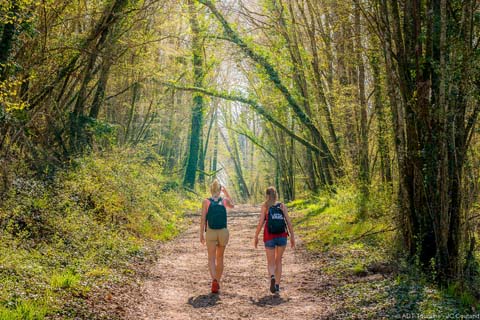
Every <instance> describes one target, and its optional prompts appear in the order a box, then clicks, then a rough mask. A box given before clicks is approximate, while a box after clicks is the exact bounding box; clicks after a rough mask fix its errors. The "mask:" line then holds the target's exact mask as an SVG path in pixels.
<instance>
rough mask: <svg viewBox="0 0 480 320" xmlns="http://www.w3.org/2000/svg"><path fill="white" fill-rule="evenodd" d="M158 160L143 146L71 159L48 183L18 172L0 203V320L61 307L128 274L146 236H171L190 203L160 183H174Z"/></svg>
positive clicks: (47, 312)
mask: <svg viewBox="0 0 480 320" xmlns="http://www.w3.org/2000/svg"><path fill="white" fill-rule="evenodd" d="M162 165H163V162H162V159H161V158H159V157H157V156H156V155H155V153H154V152H150V151H149V150H148V149H145V150H140V151H136V152H133V151H132V150H113V152H112V153H110V154H104V155H95V154H94V155H92V156H89V157H84V158H81V159H76V160H75V161H73V163H72V166H71V168H70V170H68V171H63V172H58V173H57V174H56V176H55V178H54V180H52V181H50V182H48V183H45V182H42V181H37V180H33V179H27V178H21V177H18V178H17V179H16V181H15V187H14V188H12V189H11V192H10V194H9V196H8V197H7V198H6V199H5V201H4V202H3V203H2V206H1V207H0V284H1V285H0V320H2V319H43V318H45V317H48V316H50V315H55V314H56V313H58V312H62V309H63V306H64V303H65V302H66V301H69V305H70V304H71V301H72V299H73V300H75V299H77V298H78V299H84V297H85V296H87V295H88V293H89V292H90V290H91V288H92V287H97V286H98V285H100V284H101V283H105V282H109V281H117V280H118V279H119V275H121V274H129V273H131V272H132V271H131V268H129V263H130V261H132V260H133V259H144V258H146V257H147V256H148V255H149V249H148V248H149V247H150V243H152V241H165V240H169V239H171V238H173V237H175V236H176V235H177V234H178V233H179V232H180V231H181V230H182V228H183V227H184V225H185V224H184V219H183V213H185V212H186V211H192V210H195V209H197V208H196V207H197V203H198V201H197V199H189V198H187V197H186V196H185V195H183V194H182V193H181V192H177V191H176V190H175V188H171V187H169V188H165V185H178V184H177V183H172V181H171V179H170V178H167V177H165V176H163V175H162V174H161V172H162V171H163V168H162ZM39 301H40V302H39ZM69 308H71V305H70V306H69ZM75 312H76V311H75V310H73V311H71V312H70V311H69V314H68V315H64V314H62V315H61V317H62V318H66V319H68V318H75V317H80V318H81V315H78V314H75Z"/></svg>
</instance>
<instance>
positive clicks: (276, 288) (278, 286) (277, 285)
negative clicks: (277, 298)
mask: <svg viewBox="0 0 480 320" xmlns="http://www.w3.org/2000/svg"><path fill="white" fill-rule="evenodd" d="M275 293H276V294H280V285H279V284H276V285H275Z"/></svg>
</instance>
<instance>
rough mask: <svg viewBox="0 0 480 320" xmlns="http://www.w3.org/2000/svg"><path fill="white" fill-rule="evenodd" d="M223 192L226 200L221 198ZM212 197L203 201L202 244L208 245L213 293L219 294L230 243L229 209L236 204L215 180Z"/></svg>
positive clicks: (211, 191) (211, 188) (211, 189)
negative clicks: (224, 258) (225, 257)
mask: <svg viewBox="0 0 480 320" xmlns="http://www.w3.org/2000/svg"><path fill="white" fill-rule="evenodd" d="M222 192H223V194H224V195H225V197H224V198H221V197H220V194H221V193H222ZM210 193H211V195H212V196H211V197H210V198H208V199H205V200H203V204H202V218H201V220H200V242H201V243H202V244H205V242H206V244H207V251H208V269H209V271H210V276H211V277H212V293H218V290H219V289H220V284H219V282H220V279H221V278H222V273H223V255H224V253H225V247H226V245H227V243H228V238H229V233H228V229H227V208H233V207H234V204H233V201H232V199H231V198H230V195H229V193H228V191H227V189H226V188H225V187H224V186H221V185H220V183H219V182H218V180H216V179H215V180H214V181H213V183H212V185H211V186H210Z"/></svg>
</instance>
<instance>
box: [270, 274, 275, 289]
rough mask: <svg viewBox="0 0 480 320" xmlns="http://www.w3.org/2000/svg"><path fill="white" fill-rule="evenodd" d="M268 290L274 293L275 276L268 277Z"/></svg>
mask: <svg viewBox="0 0 480 320" xmlns="http://www.w3.org/2000/svg"><path fill="white" fill-rule="evenodd" d="M270 292H271V293H275V277H274V276H271V277H270Z"/></svg>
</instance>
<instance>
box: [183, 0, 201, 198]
mask: <svg viewBox="0 0 480 320" xmlns="http://www.w3.org/2000/svg"><path fill="white" fill-rule="evenodd" d="M188 9H189V14H190V28H191V30H192V53H193V74H194V75H193V79H194V80H193V81H194V85H195V87H200V88H201V87H203V79H204V77H205V72H204V69H203V68H204V67H203V50H202V40H201V35H200V25H199V24H198V17H197V13H196V8H195V5H194V1H193V0H189V1H188ZM203 112H204V101H203V96H202V95H201V94H200V93H198V92H196V93H194V95H193V108H192V123H191V128H190V145H189V151H188V160H187V168H186V170H185V176H184V179H183V185H184V186H185V187H187V188H190V189H194V187H195V180H196V174H197V166H198V156H199V154H200V143H201V139H200V135H201V134H202V128H203Z"/></svg>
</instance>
